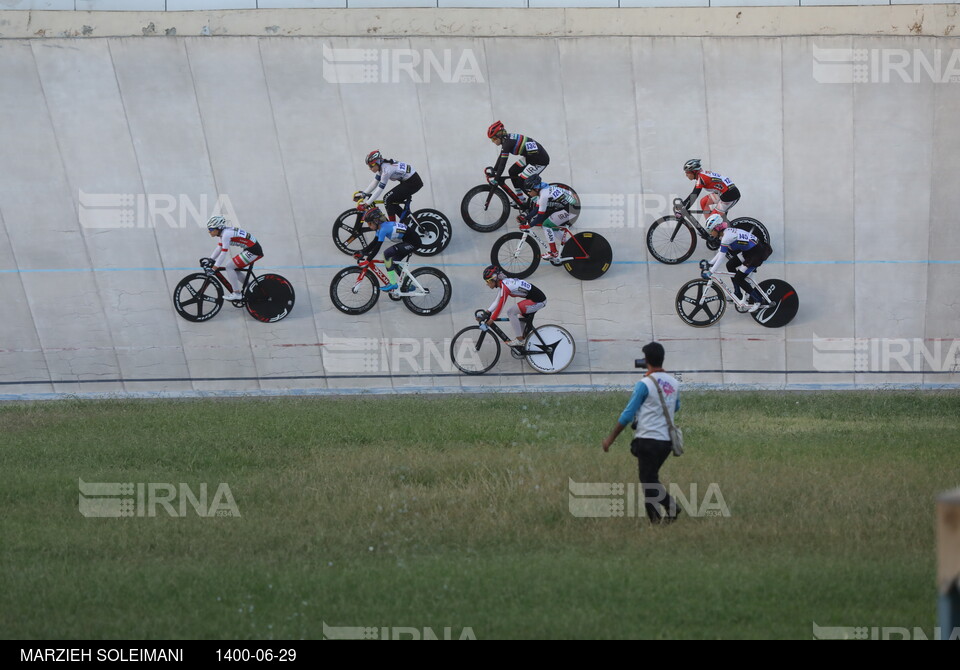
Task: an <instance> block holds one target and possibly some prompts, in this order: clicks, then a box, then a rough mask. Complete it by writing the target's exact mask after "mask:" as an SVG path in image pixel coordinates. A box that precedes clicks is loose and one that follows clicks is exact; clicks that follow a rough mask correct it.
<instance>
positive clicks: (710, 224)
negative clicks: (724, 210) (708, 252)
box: [703, 214, 727, 233]
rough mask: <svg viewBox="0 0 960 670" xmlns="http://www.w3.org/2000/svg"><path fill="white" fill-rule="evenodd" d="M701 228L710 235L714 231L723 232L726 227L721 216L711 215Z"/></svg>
mask: <svg viewBox="0 0 960 670" xmlns="http://www.w3.org/2000/svg"><path fill="white" fill-rule="evenodd" d="M703 227H704V228H706V229H707V231H708V232H711V233H712V232H713V231H714V230H723V229H724V228H726V227H727V224H726V222H725V221H724V220H723V217H722V216H720V215H719V214H713V215H712V216H710V217H708V218H707V220H706V221H704V222H703Z"/></svg>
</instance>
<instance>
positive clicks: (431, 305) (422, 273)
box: [400, 268, 451, 316]
mask: <svg viewBox="0 0 960 670" xmlns="http://www.w3.org/2000/svg"><path fill="white" fill-rule="evenodd" d="M411 274H412V275H413V276H414V277H416V278H417V282H418V283H419V284H420V286H422V287H423V290H424V291H425V292H426V293H424V294H423V295H408V296H403V304H404V305H406V307H407V309H409V310H410V311H411V312H413V313H414V314H419V315H420V316H430V315H432V314H436V313H437V312H440V311H442V310H443V308H444V307H446V306H447V304H449V302H450V293H451V290H450V280H449V279H448V278H447V275H445V274H443V273H442V272H440V270H438V269H436V268H417V269H416V270H414V271H413V272H412V273H411ZM409 291H418V292H419V290H418V289H417V285H416V284H414V283H413V281H412V280H411V279H410V278H409V277H407V278H406V279H404V280H403V284H402V285H401V286H400V293H407V292H409Z"/></svg>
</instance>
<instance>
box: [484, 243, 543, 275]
mask: <svg viewBox="0 0 960 670" xmlns="http://www.w3.org/2000/svg"><path fill="white" fill-rule="evenodd" d="M490 262H491V263H493V264H494V265H499V266H500V268H501V269H503V273H504V274H505V275H507V276H508V277H516V278H518V279H523V278H524V277H529V276H530V275H532V274H533V273H534V271H535V270H536V269H537V266H539V265H540V246H539V245H538V244H537V243H536V242H535V241H534V240H533V238H532V237H530V236H529V235H525V234H524V233H507V234H506V235H504V236H502V237H501V238H500V239H498V240H497V241H496V242H494V243H493V248H491V249H490Z"/></svg>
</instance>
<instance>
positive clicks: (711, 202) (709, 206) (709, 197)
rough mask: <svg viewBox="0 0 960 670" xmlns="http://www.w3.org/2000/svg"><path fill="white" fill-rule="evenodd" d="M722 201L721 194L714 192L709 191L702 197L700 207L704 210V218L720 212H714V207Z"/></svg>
mask: <svg viewBox="0 0 960 670" xmlns="http://www.w3.org/2000/svg"><path fill="white" fill-rule="evenodd" d="M719 202H720V196H719V195H717V194H716V193H713V192H708V193H707V194H706V195H705V196H703V197H702V198H700V209H702V210H703V220H704V221H706V220H707V219H709V218H710V217H711V216H712V215H713V214H715V213H716V214H719V212H714V208H715V207H716V205H717V203H719Z"/></svg>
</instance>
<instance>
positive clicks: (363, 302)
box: [330, 259, 451, 316]
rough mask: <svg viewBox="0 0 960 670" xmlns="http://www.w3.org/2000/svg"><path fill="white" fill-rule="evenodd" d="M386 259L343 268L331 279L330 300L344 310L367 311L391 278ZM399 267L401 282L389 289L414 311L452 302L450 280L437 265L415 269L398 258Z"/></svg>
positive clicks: (423, 312) (437, 308)
mask: <svg viewBox="0 0 960 670" xmlns="http://www.w3.org/2000/svg"><path fill="white" fill-rule="evenodd" d="M382 264H383V261H382V260H374V261H373V262H370V261H367V260H365V259H358V260H357V267H349V268H344V269H342V270H340V272H338V273H337V274H336V275H334V277H333V281H331V282H330V300H332V301H333V304H334V306H335V307H336V308H337V309H339V310H340V311H341V312H343V313H344V314H363V313H364V312H367V311H369V310H371V309H373V306H374V305H376V304H377V301H378V300H379V299H380V294H381V293H382V291H381V290H380V286H381V285H382V286H387V285H389V284H390V280H389V279H388V278H387V275H386V273H385V272H384V271H383V269H382V268H380V267H378V266H379V265H382ZM394 265H396V266H397V269H398V270H399V277H398V286H399V288H396V289H394V290H392V291H389V292H388V295H389V296H390V299H391V300H394V301H397V300H401V301H403V304H404V305H405V306H406V307H407V309H409V310H410V311H411V312H413V313H414V314H418V315H420V316H430V315H432V314H436V313H438V312H440V311H441V310H443V308H444V307H446V306H447V304H448V303H449V302H450V292H451V288H450V280H449V279H448V278H447V275H445V274H444V273H442V272H441V271H440V270H438V269H436V268H416V269H415V270H411V269H410V268H409V264H408V262H407V261H394Z"/></svg>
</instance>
